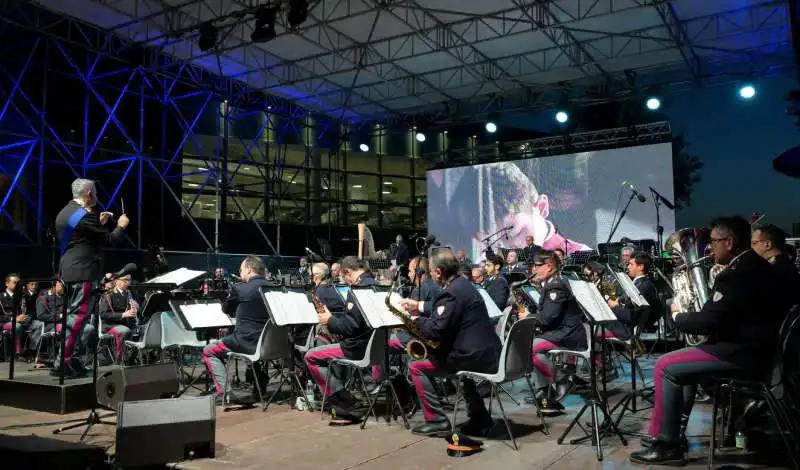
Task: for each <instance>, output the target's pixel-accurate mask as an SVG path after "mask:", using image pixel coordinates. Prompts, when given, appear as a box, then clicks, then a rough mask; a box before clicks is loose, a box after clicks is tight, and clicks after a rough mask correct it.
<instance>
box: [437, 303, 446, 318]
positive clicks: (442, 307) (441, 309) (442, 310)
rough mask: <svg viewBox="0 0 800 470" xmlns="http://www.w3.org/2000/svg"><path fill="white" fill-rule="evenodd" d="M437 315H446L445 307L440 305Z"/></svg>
mask: <svg viewBox="0 0 800 470" xmlns="http://www.w3.org/2000/svg"><path fill="white" fill-rule="evenodd" d="M436 313H438V314H439V315H440V316H441V315H444V305H440V306H439V307H437V308H436Z"/></svg>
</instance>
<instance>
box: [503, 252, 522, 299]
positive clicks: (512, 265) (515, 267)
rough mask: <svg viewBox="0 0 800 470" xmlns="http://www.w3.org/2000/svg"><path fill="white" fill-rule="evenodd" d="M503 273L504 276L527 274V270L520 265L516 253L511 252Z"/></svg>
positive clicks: (508, 254) (507, 256) (507, 257)
mask: <svg viewBox="0 0 800 470" xmlns="http://www.w3.org/2000/svg"><path fill="white" fill-rule="evenodd" d="M502 272H503V274H508V273H524V272H526V271H525V268H524V267H523V266H522V265H521V264H519V261H518V260H517V252H516V251H514V250H511V251H509V252H508V253H507V254H506V266H505V267H504V268H503V269H502ZM500 308H504V307H500Z"/></svg>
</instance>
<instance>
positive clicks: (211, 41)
mask: <svg viewBox="0 0 800 470" xmlns="http://www.w3.org/2000/svg"><path fill="white" fill-rule="evenodd" d="M198 31H199V32H200V39H199V40H198V41H197V45H198V46H199V47H200V50H201V51H203V52H206V51H210V50H211V49H213V48H214V46H216V45H217V28H215V27H214V25H213V24H211V22H207V23H203V24H201V25H200V27H199V28H198Z"/></svg>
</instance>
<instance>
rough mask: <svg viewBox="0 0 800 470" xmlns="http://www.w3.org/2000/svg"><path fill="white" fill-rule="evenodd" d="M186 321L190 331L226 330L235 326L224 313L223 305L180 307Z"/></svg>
mask: <svg viewBox="0 0 800 470" xmlns="http://www.w3.org/2000/svg"><path fill="white" fill-rule="evenodd" d="M178 308H180V310H181V314H182V315H183V318H184V320H186V323H187V324H188V325H189V329H190V330H199V329H202V328H225V327H227V326H233V322H232V321H231V318H230V317H229V316H228V315H225V312H223V311H222V304H221V303H218V302H216V303H209V304H185V305H180V306H179V307H178Z"/></svg>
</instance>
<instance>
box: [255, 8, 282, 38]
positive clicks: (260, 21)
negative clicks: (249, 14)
mask: <svg viewBox="0 0 800 470" xmlns="http://www.w3.org/2000/svg"><path fill="white" fill-rule="evenodd" d="M276 16H278V9H277V8H267V7H266V6H263V5H262V6H260V7H258V10H256V14H255V17H256V24H255V26H254V27H253V32H252V33H250V40H251V41H253V42H267V41H269V40H271V39H274V38H275V36H276V35H277V34H276V33H275V17H276Z"/></svg>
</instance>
